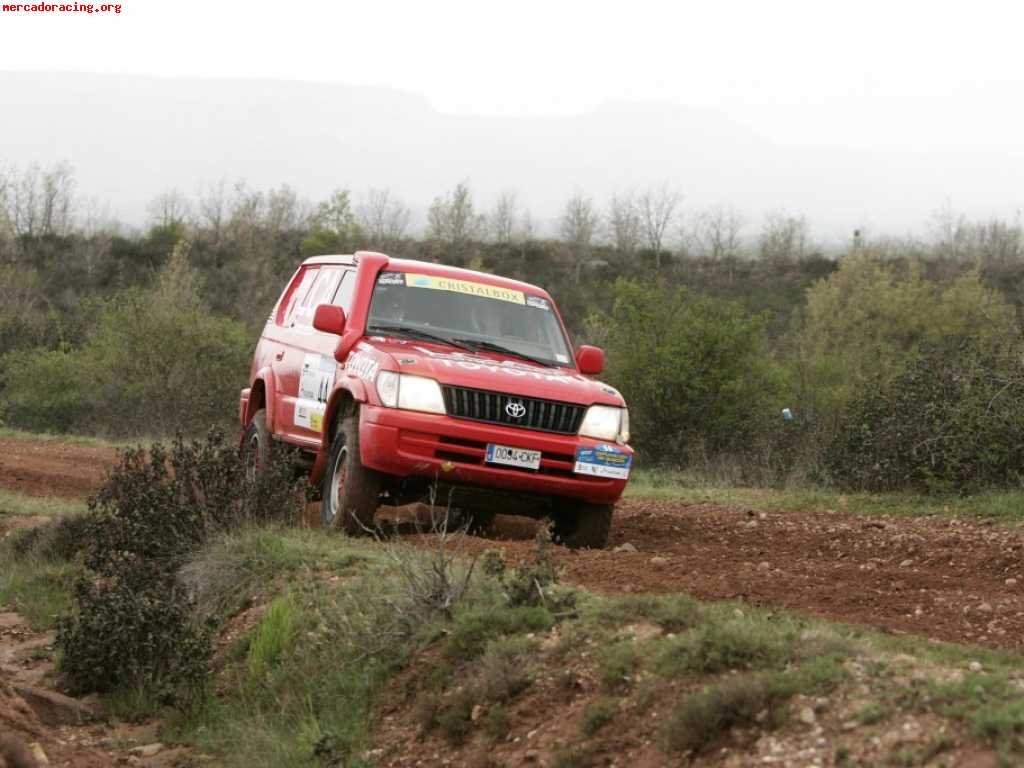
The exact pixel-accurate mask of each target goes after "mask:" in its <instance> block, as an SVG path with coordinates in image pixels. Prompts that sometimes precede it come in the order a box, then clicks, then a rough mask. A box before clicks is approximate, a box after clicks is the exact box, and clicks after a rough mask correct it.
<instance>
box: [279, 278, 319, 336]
mask: <svg viewBox="0 0 1024 768" xmlns="http://www.w3.org/2000/svg"><path fill="white" fill-rule="evenodd" d="M317 272H318V270H317V269H316V268H315V267H314V268H312V269H309V268H307V269H304V270H303V271H302V274H300V275H299V276H298V277H296V278H295V280H294V281H293V283H292V288H291V290H290V291H289V292H288V293H287V294H286V295H285V298H284V301H282V302H281V307H280V309H278V312H277V324H278V325H283V326H285V327H290V326H291V325H292V324H293V322H294V320H295V310H296V308H297V307H298V306H299V304H300V303H301V302H302V300H303V299H304V298H306V296H307V295H308V294H309V287H310V285H312V284H313V279H314V278H315V277H316V275H317Z"/></svg>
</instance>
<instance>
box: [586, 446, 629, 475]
mask: <svg viewBox="0 0 1024 768" xmlns="http://www.w3.org/2000/svg"><path fill="white" fill-rule="evenodd" d="M632 464H633V456H632V455H631V454H628V453H626V452H625V451H622V450H619V449H618V448H616V447H615V446H614V445H609V444H607V443H601V444H599V445H596V446H594V447H593V448H577V449H576V465H575V466H574V467H573V472H575V473H577V474H579V475H593V476H594V477H608V478H612V479H614V480H625V479H627V478H628V477H629V469H630V467H631V466H632Z"/></svg>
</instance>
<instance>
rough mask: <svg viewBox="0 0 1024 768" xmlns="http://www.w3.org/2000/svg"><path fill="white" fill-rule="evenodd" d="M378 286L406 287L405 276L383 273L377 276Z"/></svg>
mask: <svg viewBox="0 0 1024 768" xmlns="http://www.w3.org/2000/svg"><path fill="white" fill-rule="evenodd" d="M377 285H405V274H404V273H402V272H381V273H380V274H379V275H377Z"/></svg>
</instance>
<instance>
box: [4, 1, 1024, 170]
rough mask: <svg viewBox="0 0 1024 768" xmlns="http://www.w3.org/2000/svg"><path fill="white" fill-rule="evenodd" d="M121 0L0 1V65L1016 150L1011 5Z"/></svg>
mask: <svg viewBox="0 0 1024 768" xmlns="http://www.w3.org/2000/svg"><path fill="white" fill-rule="evenodd" d="M34 1H35V0H32V2H34ZM118 1H119V2H121V4H122V12H121V13H120V14H119V15H113V14H107V15H99V14H94V15H87V14H72V15H58V14H50V13H30V14H12V13H0V69H6V70H70V71H91V72H109V73H129V74H155V75H166V76H173V75H200V76H205V77H217V76H233V77H272V78H281V79H298V80H318V81H330V82H341V83H350V84H355V85H374V86H384V87H390V88H395V89H400V90H404V91H411V92H415V93H419V94H422V95H423V96H425V97H426V98H427V99H428V100H429V101H430V102H431V103H432V104H433V105H434V106H435V107H436V108H437V109H439V110H442V111H446V112H452V113H457V114H481V115H495V114H501V115H521V114H522V115H526V114H529V115H544V114H567V113H569V114H571V113H576V112H580V111H585V110H588V109H590V108H592V107H594V106H596V105H598V104H600V103H602V102H605V101H609V100H623V99H624V100H633V101H637V100H639V101H648V100H651V101H667V102H674V103H680V104H687V105H699V106H712V107H717V108H721V109H722V110H723V111H725V112H727V113H729V114H730V115H731V116H733V117H734V118H736V119H739V120H741V121H743V122H745V123H747V124H749V125H751V126H752V127H755V128H756V129H757V130H758V131H759V132H760V133H762V134H764V135H765V136H767V137H769V138H771V139H773V140H775V141H777V142H781V143H786V144H796V145H807V144H815V145H834V146H848V147H893V148H905V149H910V150H926V149H931V148H936V147H961V148H967V149H970V148H981V147H986V148H993V147H998V148H1000V149H1005V150H1010V151H1013V152H1015V153H1016V152H1021V153H1024V130H1022V128H1024V99H1022V98H1021V96H1022V94H1024V54H1022V51H1021V48H1022V43H1021V39H1022V34H1024V32H1022V30H1024V4H1022V3H1019V2H1013V1H1012V0H1011V1H1008V2H978V0H974V2H970V3H967V2H964V1H961V2H936V0H931V1H930V2H916V1H908V0H889V1H888V2H871V1H865V0H858V1H857V2H852V1H849V2H845V3H838V2H830V1H829V0H815V1H813V2H786V1H785V0H775V1H774V2H767V1H765V0H753V1H751V2H741V1H739V0H716V1H714V2H710V1H708V2H699V3H698V2H684V1H678V2H670V1H664V2H649V1H647V0H641V1H638V0H632V2H622V1H621V0H619V1H617V2H608V1H607V0H586V1H585V2H584V1H577V0H545V1H543V2H542V1H538V0H515V1H514V2H513V1H512V0H504V1H503V2H494V1H493V0H429V1H426V0H418V1H415V2H399V1H397V0H359V1H358V2H350V1H342V2H338V1H337V0H334V1H333V2H319V1H313V0H306V1H304V2H303V1H301V0H300V1H299V2H294V1H293V2H289V1H288V0H280V1H278V2H269V1H268V0H249V1H248V2H239V1H237V0H217V1H212V0H118Z"/></svg>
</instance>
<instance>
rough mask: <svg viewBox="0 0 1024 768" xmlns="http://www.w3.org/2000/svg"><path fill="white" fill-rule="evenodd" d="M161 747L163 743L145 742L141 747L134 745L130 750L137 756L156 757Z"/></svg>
mask: <svg viewBox="0 0 1024 768" xmlns="http://www.w3.org/2000/svg"><path fill="white" fill-rule="evenodd" d="M163 748H164V745H163V744H161V743H160V742H158V741H157V742H154V743H152V744H146V745H145V746H143V747H135V749H133V750H132V752H133V753H134V754H136V755H138V756H139V757H156V756H157V755H158V754H159V753H160V751H161V750H163Z"/></svg>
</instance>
